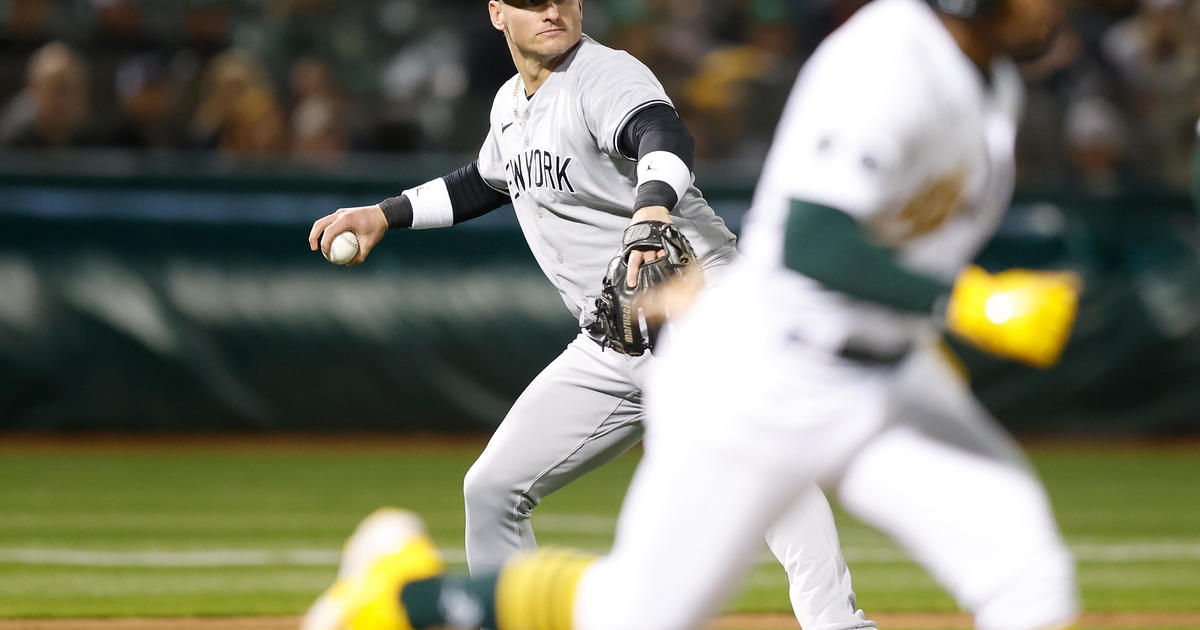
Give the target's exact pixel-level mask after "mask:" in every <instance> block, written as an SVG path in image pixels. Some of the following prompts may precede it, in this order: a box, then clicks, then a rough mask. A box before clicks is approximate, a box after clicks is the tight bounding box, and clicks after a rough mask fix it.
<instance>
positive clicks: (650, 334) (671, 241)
mask: <svg viewBox="0 0 1200 630" xmlns="http://www.w3.org/2000/svg"><path fill="white" fill-rule="evenodd" d="M660 249H661V250H665V251H666V255H665V256H660V257H658V258H655V259H654V260H652V261H650V262H645V263H642V265H641V267H640V268H639V269H638V276H637V286H636V287H634V288H632V289H631V288H629V286H628V285H627V284H626V282H625V279H626V275H627V274H628V271H629V254H630V252H633V251H635V250H640V251H657V250H660ZM695 258H696V252H695V251H693V250H692V245H691V243H689V242H688V240H687V238H686V237H684V235H683V234H682V233H681V232H680V231H679V230H678V229H677V228H676V227H675V226H674V225H671V224H670V223H664V222H662V221H645V222H642V223H634V224H632V225H630V226H629V227H628V228H625V234H624V236H623V237H622V238H621V252H620V253H619V254H617V256H616V257H614V258H613V259H612V262H610V263H609V264H608V273H607V274H605V276H604V282H603V285H602V288H601V291H600V297H598V298H597V299H596V310H595V312H594V313H593V322H592V323H591V324H590V325H589V326H587V327H586V328H585V329H584V331H585V332H587V334H588V335H589V336H590V337H591V338H592V339H595V340H596V341H597V342H599V343H600V344H601V345H603V346H605V347H607V348H612V349H613V350H616V351H617V352H620V353H622V354H628V355H630V356H635V357H636V356H641V355H642V354H644V353H645V352H646V351H648V350H653V348H654V343H655V341H657V339H658V333H659V330H660V329H661V328H662V324H663V319H664V315H665V314H661V313H653V312H647V310H646V309H645V308H643V307H644V304H643V298H645V296H646V295H647V294H648V293H649V292H651V291H653V290H655V289H656V288H658V287H660V286H661V285H662V284H663V283H665V282H667V281H668V280H670V279H672V278H674V277H676V276H680V275H682V274H683V273H684V270H685V269H686V268H687V266H688V265H689V264H691V263H692V261H693V260H695Z"/></svg>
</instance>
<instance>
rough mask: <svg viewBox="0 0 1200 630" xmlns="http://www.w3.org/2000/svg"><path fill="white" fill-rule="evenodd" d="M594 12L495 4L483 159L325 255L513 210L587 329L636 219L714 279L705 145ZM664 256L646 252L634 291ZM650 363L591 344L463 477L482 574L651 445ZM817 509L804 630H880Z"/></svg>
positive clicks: (541, 385) (787, 532) (795, 594)
mask: <svg viewBox="0 0 1200 630" xmlns="http://www.w3.org/2000/svg"><path fill="white" fill-rule="evenodd" d="M582 5H583V3H582V1H581V0H542V1H538V0H491V1H490V2H489V3H488V9H489V13H490V16H491V21H492V24H493V26H494V27H495V28H496V29H497V30H499V31H501V32H503V33H504V35H505V39H506V40H507V43H508V47H509V50H510V52H511V53H512V58H513V61H514V64H515V65H516V69H517V74H516V75H515V76H513V77H512V78H511V79H509V80H508V81H507V82H506V83H504V85H502V86H501V87H500V89H499V90H498V91H497V92H496V97H495V100H494V102H493V104H492V109H491V114H490V120H489V122H490V125H491V126H490V129H489V131H488V134H487V137H486V139H485V140H484V143H483V147H482V149H481V150H480V152H479V158H478V160H476V161H475V162H472V163H471V164H468V165H467V166H465V167H463V168H461V169H459V170H457V171H455V172H453V173H450V174H448V175H446V176H444V177H441V178H438V179H435V180H433V181H430V182H427V183H425V184H423V185H421V186H418V187H416V188H413V189H410V190H405V191H404V192H403V194H401V195H400V196H397V197H393V198H390V199H387V200H384V201H383V202H381V203H380V204H378V205H374V206H365V207H359V208H343V209H340V210H338V211H337V212H335V213H333V214H330V215H328V216H326V217H323V218H321V219H319V220H317V221H316V222H315V223H314V224H313V227H312V231H311V233H310V235H309V244H310V247H311V248H312V249H313V250H316V249H317V248H320V249H321V250H322V251H323V252H325V253H326V254H328V252H329V247H330V243H331V241H332V239H333V237H334V236H336V235H337V234H340V233H342V232H345V231H351V232H353V233H354V234H355V235H356V236H357V238H358V242H359V253H358V255H357V257H356V258H355V259H354V260H353V261H351V264H356V263H361V262H362V261H363V260H364V259H365V258H366V257H367V256H368V255H369V254H370V252H371V249H372V248H373V247H374V246H375V245H376V244H377V243H378V242H379V241H380V239H381V238H382V237H383V236H384V234H385V233H386V232H387V230H388V229H389V228H390V229H401V228H410V229H424V228H436V227H447V226H451V225H454V224H456V223H460V222H462V221H466V220H468V219H471V218H475V217H478V216H481V215H483V214H485V213H487V212H491V211H492V210H495V209H496V208H499V207H501V206H503V205H505V204H508V203H511V204H512V205H513V208H514V210H515V212H516V216H517V219H518V221H519V223H520V226H521V230H522V231H523V233H524V235H525V238H526V240H527V241H528V243H529V248H530V250H531V251H532V252H533V255H534V257H535V258H536V260H537V262H538V265H539V266H540V267H541V269H542V271H543V272H544V273H545V274H546V277H547V278H549V279H550V281H551V282H552V283H553V284H554V286H555V287H556V288H557V289H558V291H559V293H560V295H561V296H562V299H563V302H564V303H565V304H566V306H567V309H568V310H569V311H570V312H571V314H572V315H574V316H575V317H577V318H579V317H582V318H583V319H584V320H586V316H587V314H588V313H589V310H590V309H589V304H590V302H591V301H592V300H593V299H594V297H595V296H596V295H597V294H598V292H599V290H600V287H601V280H602V278H603V277H604V275H605V271H606V268H607V267H608V264H609V261H610V260H611V259H612V258H613V256H614V254H616V253H617V251H618V249H619V247H620V244H621V237H622V233H623V231H624V230H625V229H626V228H627V227H628V226H629V225H631V224H632V223H639V222H644V221H652V220H653V221H661V222H664V223H670V224H673V225H674V226H675V227H676V228H678V230H679V231H680V232H682V233H683V234H684V235H685V236H686V237H687V239H688V240H689V241H690V242H691V244H692V245H693V247H694V249H695V253H696V257H697V260H698V261H699V265H700V267H701V268H702V269H703V270H704V272H705V275H706V276H707V278H708V280H709V281H710V283H711V282H712V281H713V279H714V276H715V275H717V274H718V273H719V269H720V268H722V267H723V266H725V265H726V264H727V263H728V262H730V261H732V259H734V258H735V256H736V252H735V249H734V243H735V237H734V235H733V234H732V233H731V232H730V231H729V230H728V229H727V228H726V227H725V224H724V223H723V222H722V220H721V219H720V218H719V217H717V216H716V215H715V214H714V213H713V210H712V208H710V207H709V206H708V204H707V203H706V202H705V200H704V199H703V197H702V196H701V194H700V191H699V190H697V189H696V187H695V186H694V185H692V179H693V177H692V172H691V164H692V146H693V143H692V138H691V136H690V134H689V133H688V131H687V129H686V128H685V127H684V125H683V123H682V121H681V120H680V118H679V116H678V115H677V114H676V112H675V110H674V108H673V106H672V103H671V99H670V98H669V97H668V96H667V95H666V93H665V92H664V90H663V87H662V85H661V84H660V83H659V82H658V80H657V79H656V78H655V76H654V75H653V73H651V72H650V70H649V69H647V68H646V67H645V66H644V65H643V64H642V63H640V62H639V61H637V60H636V59H634V58H633V57H632V56H630V55H629V54H627V53H625V52H623V51H618V50H613V49H611V48H608V47H605V46H603V45H601V44H599V43H597V42H596V41H594V40H593V39H591V38H589V37H587V36H586V35H583V34H582V30H581V20H582V12H583V6H582ZM659 254H660V252H655V251H647V252H640V251H634V252H632V254H631V257H630V261H629V267H630V271H629V277H628V283H629V284H630V286H633V285H634V283H635V282H636V278H637V270H638V267H639V266H640V265H641V264H643V263H644V262H646V261H650V260H653V259H654V258H655V257H656V256H658V255H659ZM586 323H587V322H586V321H581V324H586ZM651 361H653V359H652V358H651V357H650V356H649V355H643V356H640V357H631V356H626V355H623V354H619V353H616V352H614V351H612V350H606V349H603V348H602V347H601V345H599V344H598V343H597V342H596V341H594V340H593V339H592V338H591V337H589V336H588V335H586V334H583V333H581V334H580V335H579V336H578V337H576V338H575V340H574V341H572V342H571V343H570V344H569V345H568V346H567V348H566V350H565V351H564V352H563V353H562V354H561V355H560V356H559V357H558V358H557V359H555V360H554V361H553V362H552V363H551V364H550V365H549V366H547V367H546V369H545V370H543V371H542V373H541V374H539V375H538V376H537V378H535V379H534V381H533V382H532V383H531V384H530V385H529V387H528V388H526V390H525V391H524V393H522V394H521V396H520V397H519V398H518V400H517V401H516V403H515V404H514V405H513V407H512V409H511V410H510V411H509V413H508V415H507V416H506V417H505V418H504V420H503V422H502V423H501V424H500V426H499V428H498V429H497V430H496V432H495V434H494V435H493V437H492V439H491V441H490V442H489V444H488V446H487V448H486V449H485V450H484V452H483V454H482V455H481V456H480V457H479V459H478V461H477V462H476V463H475V464H474V465H473V466H472V467H471V469H470V470H469V471H468V472H467V475H466V479H465V482H464V493H465V499H466V552H467V561H468V565H469V567H470V570H471V571H472V573H473V574H477V573H479V572H480V571H481V570H482V569H494V568H496V567H499V566H500V565H502V564H503V563H504V562H505V561H506V560H507V559H508V558H509V556H511V555H512V554H513V553H515V552H517V551H519V550H522V549H530V548H533V547H535V546H536V542H535V538H534V533H533V529H532V527H531V525H530V521H529V519H530V515H531V513H532V511H533V509H534V508H535V507H536V506H537V504H538V502H539V501H541V499H542V498H543V497H545V496H547V495H549V494H550V493H552V492H554V491H556V490H558V489H559V488H562V487H563V486H565V485H566V484H568V483H570V482H571V481H573V480H574V479H576V478H578V477H580V476H581V475H583V474H585V473H587V472H588V471H590V470H592V469H594V468H596V467H598V466H600V465H602V464H604V463H606V462H608V461H610V460H612V459H613V458H614V457H616V456H617V455H619V454H621V453H623V452H625V451H626V450H628V449H629V448H630V447H632V446H633V445H634V444H636V443H637V442H638V441H640V440H641V439H642V434H643V422H642V421H643V416H644V409H643V406H642V385H643V380H642V379H643V376H644V373H645V368H646V365H647V364H648V363H649V362H651ZM804 497H805V498H804V500H802V501H799V502H798V503H797V504H796V507H795V509H793V510H791V511H789V512H788V513H787V514H786V515H785V516H784V517H783V518H782V519H780V521H779V523H778V524H777V525H776V527H775V528H774V529H773V530H772V531H771V533H770V534H769V536H768V542H769V545H770V547H771V549H772V551H773V552H774V553H775V554H776V556H777V557H778V558H779V559H780V561H781V562H782V563H783V564H784V566H785V568H786V569H787V572H788V575H789V580H790V583H791V599H792V603H793V608H794V610H795V612H796V616H797V618H798V620H799V621H800V623H801V625H803V627H804V628H805V629H806V630H826V629H835V628H837V629H844V628H858V627H872V626H873V625H874V624H873V623H871V622H870V621H868V620H866V618H865V617H864V615H863V613H862V612H861V611H859V610H857V606H856V603H855V598H854V593H853V591H852V589H851V583H850V574H849V571H848V569H847V568H846V564H845V561H844V559H843V558H842V556H841V550H840V547H839V543H838V540H837V534H836V530H835V527H834V523H833V516H832V513H831V511H830V508H829V504H828V502H827V501H826V499H825V497H824V495H823V494H822V493H821V492H820V490H819V489H817V488H816V486H815V485H813V486H812V487H811V489H810V491H808V492H806V493H805V494H804ZM714 509H720V508H719V507H715V508H714Z"/></svg>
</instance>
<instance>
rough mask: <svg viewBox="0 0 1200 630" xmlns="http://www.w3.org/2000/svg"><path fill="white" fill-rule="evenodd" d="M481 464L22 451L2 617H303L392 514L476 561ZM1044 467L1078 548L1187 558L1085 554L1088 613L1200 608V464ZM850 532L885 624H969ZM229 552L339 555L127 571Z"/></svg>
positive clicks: (613, 483) (865, 590) (265, 452)
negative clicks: (466, 490) (337, 565)
mask: <svg viewBox="0 0 1200 630" xmlns="http://www.w3.org/2000/svg"><path fill="white" fill-rule="evenodd" d="M477 452H478V447H477V446H463V447H439V448H437V449H436V450H434V451H429V452H421V451H420V450H419V449H418V448H417V447H416V446H413V447H407V448H406V447H404V446H402V445H401V446H387V445H384V446H378V445H377V446H371V447H368V448H362V447H359V448H353V447H350V448H347V449H345V450H344V451H335V450H332V449H330V450H317V449H312V448H306V447H279V446H274V447H272V448H269V449H262V450H260V451H256V450H254V449H250V448H244V447H240V448H236V449H218V448H208V449H178V448H158V449H154V448H142V449H134V448H132V447H130V448H126V449H113V448H106V449H103V450H96V451H88V450H82V449H77V448H73V449H67V450H50V449H46V448H38V449H22V450H17V449H11V448H9V449H5V450H3V451H0V617H72V616H135V615H136V616H158V615H164V616H171V615H247V614H262V615H268V614H270V615H274V614H294V613H298V612H300V611H301V610H303V609H304V608H305V607H306V606H307V605H308V603H309V602H310V601H311V599H312V598H313V597H314V595H315V594H316V593H318V592H319V591H320V590H321V589H322V588H324V587H325V586H326V585H327V584H328V582H329V581H330V579H331V577H332V575H333V571H334V566H333V564H332V563H331V561H330V559H332V558H336V550H337V549H339V547H340V545H341V543H342V541H343V539H344V538H345V536H346V535H347V534H348V533H349V531H350V530H351V529H352V528H353V527H354V525H355V523H356V522H357V521H358V520H359V519H360V518H361V517H363V516H364V515H366V514H367V513H369V512H370V511H371V510H373V509H374V508H375V507H377V506H379V505H381V504H396V505H403V506H405V507H408V508H411V509H414V510H417V511H419V512H420V513H421V514H422V515H423V516H424V517H425V519H426V521H427V525H428V527H429V528H430V531H431V533H432V534H433V536H434V538H435V539H436V540H437V542H438V544H439V546H441V547H443V548H445V549H452V550H458V549H461V548H462V532H463V524H462V494H461V482H462V476H463V473H464V472H465V471H466V470H467V468H468V467H469V466H470V463H471V461H472V460H473V458H474V456H475V454H476V453H477ZM1033 459H1034V463H1035V465H1036V466H1037V467H1038V470H1039V471H1040V472H1041V473H1042V475H1043V476H1044V479H1045V481H1046V484H1047V487H1048V489H1049V491H1050V494H1051V498H1052V500H1053V502H1054V505H1055V509H1056V511H1057V514H1058V517H1059V520H1060V523H1061V525H1062V527H1063V530H1064V533H1065V534H1066V536H1067V539H1068V541H1069V542H1070V543H1071V544H1072V545H1074V546H1076V547H1078V546H1080V545H1083V546H1088V547H1090V548H1095V549H1100V550H1104V549H1109V548H1111V546H1112V545H1117V544H1121V545H1132V544H1151V545H1163V544H1171V543H1174V544H1178V545H1179V546H1180V548H1181V549H1183V551H1181V552H1180V553H1179V554H1177V555H1175V556H1167V557H1165V558H1163V557H1159V558H1156V559H1145V560H1138V559H1136V558H1135V559H1132V560H1131V559H1121V560H1119V561H1118V560H1106V559H1103V558H1095V557H1088V556H1084V557H1083V558H1082V561H1081V562H1080V565H1079V577H1080V582H1081V584H1082V587H1083V592H1084V599H1085V605H1086V608H1087V609H1088V610H1091V611H1121V610H1127V611H1156V610H1162V611H1200V551H1198V548H1200V500H1198V499H1200V455H1198V454H1197V453H1196V452H1195V451H1192V452H1185V451H1173V452H1168V451H1149V450H1145V449H1140V450H1134V449H1130V450H1125V451H1122V450H1118V449H1116V448H1113V447H1106V448H1104V449H1103V451H1095V452H1088V451H1085V450H1063V449H1051V448H1041V449H1035V450H1034V454H1033ZM636 461H637V460H636V456H634V455H630V456H626V457H623V458H621V459H619V460H618V461H616V462H615V463H613V464H612V465H609V466H607V467H604V468H602V469H600V470H598V471H596V472H594V473H592V474H590V475H588V476H587V477H585V478H584V479H582V480H581V481H579V482H577V483H576V484H574V485H573V486H570V487H568V488H567V489H566V490H564V491H563V492H561V493H559V494H558V495H555V496H552V497H550V498H549V499H547V500H546V501H545V502H544V503H543V505H542V506H541V507H540V508H539V510H538V512H537V513H536V515H535V517H534V524H535V527H536V528H537V529H538V532H539V538H540V540H541V542H543V543H556V544H567V545H575V546H583V547H588V548H595V549H603V548H605V547H607V546H608V544H609V543H610V542H611V535H610V533H609V532H610V527H611V523H612V519H613V517H615V514H616V512H617V509H618V507H619V505H620V500H621V496H622V494H623V492H624V489H625V486H626V485H627V483H628V480H629V477H630V475H631V473H632V470H633V467H634V466H635V464H636ZM838 522H839V526H840V531H841V535H842V542H843V546H844V547H845V548H846V549H847V550H848V552H849V553H850V554H851V559H852V561H851V568H852V570H853V572H854V581H855V586H856V590H857V592H858V594H859V600H860V602H861V603H862V604H863V605H864V606H865V607H867V609H868V611H872V610H874V611H891V612H908V611H941V610H953V609H954V604H953V602H952V601H951V600H950V598H949V597H947V596H946V595H945V594H944V593H943V592H942V591H941V590H940V589H939V588H938V587H937V585H936V584H934V582H933V581H932V580H931V579H930V578H929V577H928V576H927V575H926V574H925V573H924V572H922V571H921V570H920V569H919V568H917V567H916V566H914V565H912V564H911V563H909V562H907V561H903V560H896V559H893V558H892V557H891V556H893V555H894V553H893V552H894V547H892V546H891V545H890V543H889V542H888V541H887V540H886V539H884V538H883V537H882V536H880V535H879V534H877V533H875V532H874V531H872V530H870V529H868V528H867V527H865V526H863V525H861V524H859V523H857V522H855V521H853V520H852V519H850V518H849V517H847V516H845V515H844V514H842V513H839V514H838ZM18 550H25V551H24V552H21V553H35V554H45V553H48V552H51V551H56V552H58V551H62V552H69V553H72V554H74V553H77V552H80V551H94V552H123V553H124V554H126V555H121V554H117V555H107V556H95V558H101V559H102V560H105V561H107V562H110V563H113V564H115V565H117V566H66V565H62V564H57V563H55V562H53V561H51V560H47V559H45V558H44V557H43V558H41V559H37V558H32V559H31V558H30V557H22V558H17V557H16V554H17V553H18ZM214 550H228V551H243V552H274V553H275V554H276V555H275V556H274V557H275V558H276V559H280V558H285V556H284V554H286V553H287V552H289V551H294V550H316V551H318V552H322V553H321V554H318V556H319V557H316V558H315V559H314V558H308V560H309V561H310V562H313V563H314V564H307V565H306V564H294V563H292V564H289V563H288V562H285V561H283V560H280V561H279V562H275V563H273V564H267V565H265V566H234V567H230V566H187V567H154V566H151V567H146V566H142V567H139V566H120V565H121V564H125V565H129V564H130V563H128V562H123V560H122V558H128V557H129V556H128V555H127V554H129V553H132V552H147V551H156V552H185V551H193V552H194V551H214ZM879 552H882V553H883V554H884V556H882V557H880V556H878V553H879ZM855 553H857V554H859V556H860V558H859V559H857V560H855V559H854V558H855V556H854V554H855ZM864 554H865V557H862V556H864ZM1159 555H1160V556H1161V555H1162V554H1159ZM114 558H115V560H114ZM785 586H786V580H785V577H784V575H783V572H782V570H781V569H780V568H778V567H777V566H774V565H773V564H771V563H764V564H762V565H761V566H759V567H758V568H757V569H756V570H755V572H754V574H753V575H752V576H751V579H750V581H749V584H748V586H747V588H746V590H745V591H744V592H743V594H742V595H741V596H740V598H739V599H738V600H737V603H736V605H735V610H739V611H786V610H787V609H788V602H787V597H786V593H785Z"/></svg>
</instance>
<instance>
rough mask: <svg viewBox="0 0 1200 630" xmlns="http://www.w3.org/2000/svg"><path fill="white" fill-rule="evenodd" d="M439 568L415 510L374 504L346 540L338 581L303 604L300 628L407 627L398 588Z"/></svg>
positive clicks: (383, 629)
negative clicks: (308, 605) (306, 606)
mask: <svg viewBox="0 0 1200 630" xmlns="http://www.w3.org/2000/svg"><path fill="white" fill-rule="evenodd" d="M442 571H443V564H442V559H441V557H439V556H438V552H437V548H436V547H434V545H433V541H432V540H430V538H429V536H428V535H427V534H425V528H424V526H423V525H422V524H421V520H420V519H419V518H417V516H416V515H415V514H413V513H411V512H406V511H404V510H398V509H395V508H381V509H379V510H376V511H375V512H374V513H373V514H371V515H370V516H368V517H367V518H366V519H364V520H363V522H362V523H360V524H359V526H358V528H357V529H355V530H354V534H352V535H351V536H350V538H349V540H347V541H346V545H345V547H344V548H343V550H342V566H341V567H340V568H339V569H338V578H337V581H336V582H334V583H333V586H331V587H329V589H328V590H326V591H325V592H324V593H323V594H322V595H321V596H320V597H319V598H317V601H316V602H314V603H313V605H312V607H311V608H309V609H308V613H307V614H305V616H304V620H303V621H302V622H301V624H300V629H301V630H412V624H410V623H409V622H408V614H407V613H406V612H405V611H404V606H403V605H402V604H401V603H400V589H401V588H402V587H403V586H404V585H405V584H407V583H410V582H416V581H420V580H426V579H429V578H432V577H437V576H438V575H441V573H442Z"/></svg>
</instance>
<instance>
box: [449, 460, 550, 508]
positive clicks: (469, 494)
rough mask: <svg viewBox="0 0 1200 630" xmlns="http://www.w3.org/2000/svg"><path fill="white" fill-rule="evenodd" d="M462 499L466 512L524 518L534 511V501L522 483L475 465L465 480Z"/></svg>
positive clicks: (478, 463) (501, 473)
mask: <svg viewBox="0 0 1200 630" xmlns="http://www.w3.org/2000/svg"><path fill="white" fill-rule="evenodd" d="M463 499H464V501H465V503H466V507H467V511H468V512H473V513H475V514H476V515H479V514H483V513H496V514H501V513H503V514H505V515H506V516H508V515H510V514H511V513H514V512H515V513H516V515H517V516H520V515H521V514H522V513H523V514H524V515H525V516H528V515H529V512H531V511H532V510H533V505H532V503H533V502H532V501H531V500H530V499H529V498H528V497H527V496H525V494H524V493H523V492H522V491H521V487H520V484H519V483H518V482H515V481H514V480H512V479H509V478H508V477H507V476H505V475H504V474H503V471H502V470H495V469H493V468H491V467H489V466H487V465H485V464H481V463H480V462H475V464H474V465H472V466H471V468H470V470H468V471H467V474H466V476H465V477H463Z"/></svg>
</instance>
